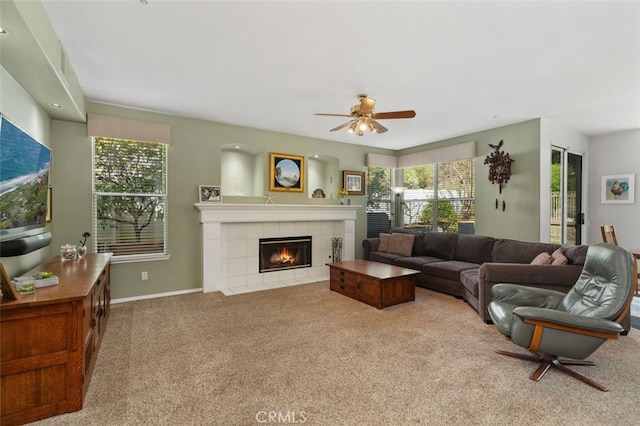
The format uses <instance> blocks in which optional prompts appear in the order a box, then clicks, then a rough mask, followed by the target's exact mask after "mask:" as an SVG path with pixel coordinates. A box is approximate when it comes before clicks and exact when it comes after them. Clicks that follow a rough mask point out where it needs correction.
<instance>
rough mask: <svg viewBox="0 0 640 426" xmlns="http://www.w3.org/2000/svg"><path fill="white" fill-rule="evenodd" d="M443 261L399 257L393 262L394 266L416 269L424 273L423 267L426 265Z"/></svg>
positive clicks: (423, 257) (418, 257)
mask: <svg viewBox="0 0 640 426" xmlns="http://www.w3.org/2000/svg"><path fill="white" fill-rule="evenodd" d="M441 260H442V259H438V258H437V257H429V256H413V257H399V258H396V259H394V260H393V264H394V265H396V266H402V267H403V268H409V269H415V270H416V271H422V266H423V265H424V264H426V263H432V262H440V261H441Z"/></svg>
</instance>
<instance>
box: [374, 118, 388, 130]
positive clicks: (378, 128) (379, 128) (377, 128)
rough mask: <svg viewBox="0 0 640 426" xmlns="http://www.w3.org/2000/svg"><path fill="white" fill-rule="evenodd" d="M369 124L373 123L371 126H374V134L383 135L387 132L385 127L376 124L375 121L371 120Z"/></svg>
mask: <svg viewBox="0 0 640 426" xmlns="http://www.w3.org/2000/svg"><path fill="white" fill-rule="evenodd" d="M371 123H373V125H374V126H375V128H376V133H384V132H386V131H387V130H389V129H387V128H386V127H384V126H383V125H382V124H380V123H378V122H377V121H376V120H371Z"/></svg>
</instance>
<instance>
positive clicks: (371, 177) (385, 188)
mask: <svg viewBox="0 0 640 426" xmlns="http://www.w3.org/2000/svg"><path fill="white" fill-rule="evenodd" d="M390 217H391V169H388V168H383V167H372V166H370V167H368V168H367V238H372V237H377V236H378V235H379V234H380V232H388V231H389V228H390V227H391V219H390Z"/></svg>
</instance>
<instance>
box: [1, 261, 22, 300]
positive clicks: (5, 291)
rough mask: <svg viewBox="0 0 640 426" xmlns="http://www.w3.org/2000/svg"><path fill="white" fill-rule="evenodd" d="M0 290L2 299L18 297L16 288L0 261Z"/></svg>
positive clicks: (15, 298)
mask: <svg viewBox="0 0 640 426" xmlns="http://www.w3.org/2000/svg"><path fill="white" fill-rule="evenodd" d="M0 290H2V298H3V299H11V300H17V299H19V296H18V292H17V291H16V288H15V287H14V286H13V284H12V283H11V279H10V278H9V274H7V270H6V269H4V265H3V264H2V263H0Z"/></svg>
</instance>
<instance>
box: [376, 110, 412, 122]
mask: <svg viewBox="0 0 640 426" xmlns="http://www.w3.org/2000/svg"><path fill="white" fill-rule="evenodd" d="M373 116H374V117H375V119H376V120H386V119H389V118H413V117H415V116H416V112H415V111H414V110H407V111H389V112H376V113H375V114H374V115H373Z"/></svg>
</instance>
